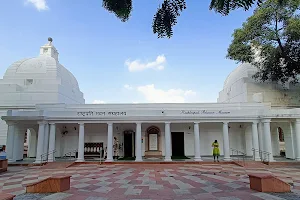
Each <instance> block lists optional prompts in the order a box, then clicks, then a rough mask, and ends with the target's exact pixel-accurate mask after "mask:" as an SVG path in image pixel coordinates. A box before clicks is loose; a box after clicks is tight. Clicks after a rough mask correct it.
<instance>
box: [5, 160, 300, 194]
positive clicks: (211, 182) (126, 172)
mask: <svg viewBox="0 0 300 200" xmlns="http://www.w3.org/2000/svg"><path fill="white" fill-rule="evenodd" d="M251 172H255V173H260V172H261V173H272V174H274V175H275V176H277V177H279V178H281V179H283V180H285V181H287V182H288V183H290V184H291V185H293V189H292V193H287V194H266V193H259V192H255V191H252V190H250V189H249V179H248V177H247V173H251ZM62 174H66V175H71V176H72V178H71V189H70V190H69V191H66V192H64V193H57V194H25V190H24V185H25V184H28V183H32V182H35V181H37V180H40V179H44V178H47V177H49V176H51V175H62ZM0 191H3V192H5V193H11V194H16V195H17V197H16V198H15V199H17V200H19V199H31V200H34V199H43V200H45V199H54V200H59V199H64V200H67V199H68V200H96V199H97V200H106V199H107V200H120V199H151V200H153V199H219V200H238V199H249V200H250V199H251V200H255V199H271V200H272V199H274V200H280V199H300V168H295V167H268V166H266V167H263V166H259V167H256V168H254V167H252V168H243V167H239V166H236V165H217V164H216V165H214V164H207V165H192V164H188V165H184V164H179V165H174V164H171V165H162V164H161V165H153V164H151V165H101V166H99V165H92V164H86V165H77V166H74V167H70V168H67V169H40V167H9V171H8V172H6V173H2V174H0Z"/></svg>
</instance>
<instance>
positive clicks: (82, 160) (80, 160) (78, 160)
mask: <svg viewBox="0 0 300 200" xmlns="http://www.w3.org/2000/svg"><path fill="white" fill-rule="evenodd" d="M75 162H84V159H77V160H76V161H75Z"/></svg>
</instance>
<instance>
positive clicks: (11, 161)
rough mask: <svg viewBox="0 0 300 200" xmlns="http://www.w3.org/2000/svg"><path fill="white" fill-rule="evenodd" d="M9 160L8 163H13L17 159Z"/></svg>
mask: <svg viewBox="0 0 300 200" xmlns="http://www.w3.org/2000/svg"><path fill="white" fill-rule="evenodd" d="M7 162H8V163H13V162H16V160H10V159H8V161H7Z"/></svg>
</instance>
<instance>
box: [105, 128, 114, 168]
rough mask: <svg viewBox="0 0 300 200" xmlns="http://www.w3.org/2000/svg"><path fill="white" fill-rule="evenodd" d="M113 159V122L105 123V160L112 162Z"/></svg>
mask: <svg viewBox="0 0 300 200" xmlns="http://www.w3.org/2000/svg"><path fill="white" fill-rule="evenodd" d="M112 161H114V160H113V124H112V123H108V124H107V158H106V160H105V162H112Z"/></svg>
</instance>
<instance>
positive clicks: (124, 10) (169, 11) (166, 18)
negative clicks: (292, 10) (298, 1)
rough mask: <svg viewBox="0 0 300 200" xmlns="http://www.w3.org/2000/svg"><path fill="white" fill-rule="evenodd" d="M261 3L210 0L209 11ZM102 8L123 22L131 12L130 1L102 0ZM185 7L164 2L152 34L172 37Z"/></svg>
mask: <svg viewBox="0 0 300 200" xmlns="http://www.w3.org/2000/svg"><path fill="white" fill-rule="evenodd" d="M136 1H141V0H136ZM199 1H201V0H199ZM263 1H264V0H211V3H210V6H209V9H210V10H215V11H217V12H219V13H221V14H223V15H227V14H228V13H229V12H230V11H231V10H235V9H238V8H243V9H245V10H248V9H249V8H250V7H251V6H252V5H254V4H260V3H262V2H263ZM280 1H285V0H280ZM103 7H104V8H105V9H106V10H108V11H109V12H112V13H114V14H115V15H116V16H117V17H118V18H120V19H121V20H122V21H123V22H125V21H127V20H128V19H129V17H130V14H131V11H132V0H103ZM186 7H187V5H186V0H164V1H163V2H162V4H161V5H160V6H159V7H158V9H157V12H156V14H155V15H154V18H153V23H152V29H153V33H155V34H157V36H158V37H159V38H163V37H168V38H170V37H172V35H173V27H174V26H175V25H176V23H177V17H179V16H180V14H181V12H182V11H183V10H185V9H186Z"/></svg>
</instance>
